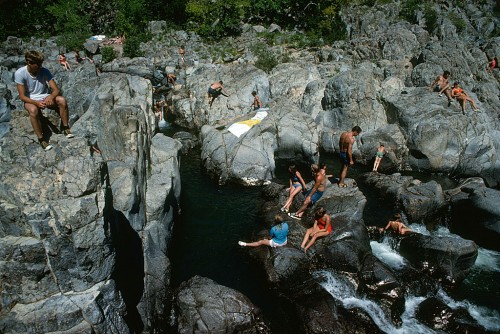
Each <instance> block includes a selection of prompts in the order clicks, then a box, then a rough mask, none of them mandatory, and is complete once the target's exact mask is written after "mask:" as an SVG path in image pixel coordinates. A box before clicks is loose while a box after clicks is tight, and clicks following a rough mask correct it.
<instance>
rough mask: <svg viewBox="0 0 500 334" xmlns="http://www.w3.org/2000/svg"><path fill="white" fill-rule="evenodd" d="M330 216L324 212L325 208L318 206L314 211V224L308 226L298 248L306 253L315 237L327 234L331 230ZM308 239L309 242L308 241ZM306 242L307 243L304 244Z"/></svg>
mask: <svg viewBox="0 0 500 334" xmlns="http://www.w3.org/2000/svg"><path fill="white" fill-rule="evenodd" d="M330 221H331V217H330V215H329V214H327V213H326V209H325V208H323V207H319V208H318V209H317V210H316V212H315V213H314V225H313V226H312V227H311V228H308V229H307V231H306V235H304V240H302V244H301V245H300V248H302V249H303V250H304V252H305V253H307V250H308V249H309V248H310V247H311V246H312V245H313V244H314V242H315V241H316V239H318V238H321V237H324V236H327V235H328V234H330V232H331V231H332V224H331V222H330ZM308 241H309V242H308ZM306 244H307V245H306Z"/></svg>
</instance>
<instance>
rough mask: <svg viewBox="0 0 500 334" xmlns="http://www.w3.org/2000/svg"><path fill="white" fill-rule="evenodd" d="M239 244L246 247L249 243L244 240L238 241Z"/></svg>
mask: <svg viewBox="0 0 500 334" xmlns="http://www.w3.org/2000/svg"><path fill="white" fill-rule="evenodd" d="M238 245H240V246H242V247H245V246H246V245H247V243H246V242H243V241H238Z"/></svg>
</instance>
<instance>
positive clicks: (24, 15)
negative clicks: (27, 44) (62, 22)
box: [0, 0, 54, 41]
mask: <svg viewBox="0 0 500 334" xmlns="http://www.w3.org/2000/svg"><path fill="white" fill-rule="evenodd" d="M52 2H53V1H52V0H37V1H31V0H17V1H3V2H2V6H1V8H0V38H1V40H2V41H3V40H5V38H6V37H7V36H17V37H26V36H39V37H43V36H51V35H54V29H53V22H54V18H53V16H52V15H51V14H50V13H49V12H47V11H46V10H45V8H46V7H47V6H48V5H50V4H52Z"/></svg>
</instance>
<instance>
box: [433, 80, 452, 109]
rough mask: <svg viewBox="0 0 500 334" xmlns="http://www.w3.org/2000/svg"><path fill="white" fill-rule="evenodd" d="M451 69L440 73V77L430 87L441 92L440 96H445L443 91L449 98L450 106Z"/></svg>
mask: <svg viewBox="0 0 500 334" xmlns="http://www.w3.org/2000/svg"><path fill="white" fill-rule="evenodd" d="M449 78H450V71H444V72H443V74H440V75H438V77H437V78H436V79H435V80H434V81H433V82H432V83H431V86H430V87H429V88H430V89H431V90H432V89H433V90H434V92H437V93H439V96H443V93H444V94H445V95H446V97H447V98H448V107H449V106H450V104H451V101H452V99H451V86H450V80H449Z"/></svg>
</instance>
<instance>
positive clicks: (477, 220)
mask: <svg viewBox="0 0 500 334" xmlns="http://www.w3.org/2000/svg"><path fill="white" fill-rule="evenodd" d="M445 196H446V198H447V200H448V201H449V203H450V218H451V219H450V223H451V224H450V230H451V231H452V232H454V233H457V234H459V235H461V236H462V237H464V238H468V239H472V240H474V241H475V242H476V243H477V244H479V245H481V246H483V247H487V248H490V249H494V250H497V251H498V250H500V245H499V244H498V240H500V235H499V234H500V208H499V206H498V203H500V198H499V196H500V191H498V190H495V189H490V188H487V187H486V186H485V184H484V182H483V180H481V179H480V178H471V179H467V180H464V181H462V182H461V183H460V184H459V186H458V187H457V188H455V189H450V190H447V191H446V192H445Z"/></svg>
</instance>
